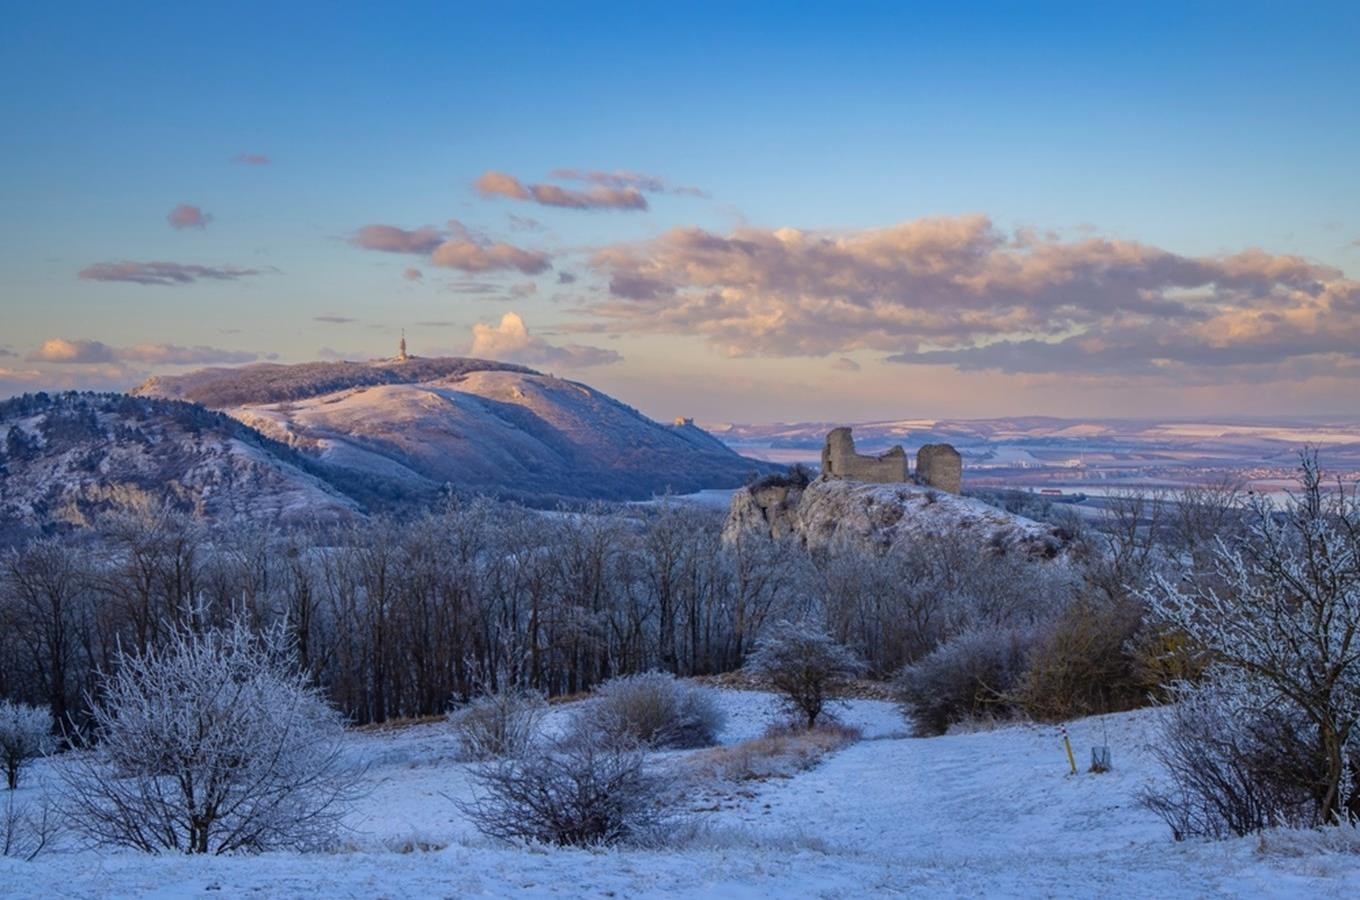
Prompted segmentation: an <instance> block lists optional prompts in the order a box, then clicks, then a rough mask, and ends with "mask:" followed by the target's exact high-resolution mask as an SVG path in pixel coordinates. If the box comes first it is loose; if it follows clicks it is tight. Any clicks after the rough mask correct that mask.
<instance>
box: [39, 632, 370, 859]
mask: <svg viewBox="0 0 1360 900" xmlns="http://www.w3.org/2000/svg"><path fill="white" fill-rule="evenodd" d="M269 637H270V636H266V638H263V639H262V638H254V637H252V636H251V635H250V634H249V632H248V631H247V630H246V629H245V628H244V626H242V625H241V624H240V623H234V624H233V625H232V626H231V627H230V628H228V629H226V630H221V631H217V630H209V631H205V632H202V633H194V632H188V631H176V632H174V633H173V634H172V635H171V637H170V639H169V641H168V642H167V644H166V646H165V648H164V649H162V650H154V651H150V652H148V653H146V654H144V655H140V656H134V655H123V656H121V657H120V659H119V668H118V671H117V673H116V674H115V675H113V676H112V677H111V678H109V679H108V680H107V682H106V683H105V690H104V696H103V698H102V699H101V700H100V701H98V702H96V703H94V704H93V710H92V715H93V720H94V724H95V727H94V735H93V736H94V739H95V749H94V750H93V751H89V752H87V753H83V754H80V755H77V756H76V758H75V759H74V760H72V762H71V763H70V764H69V765H68V766H66V767H64V768H63V770H62V772H63V779H64V781H65V786H66V794H67V798H68V801H69V809H68V812H69V815H70V817H71V821H72V824H73V825H74V826H75V827H76V829H77V830H79V831H81V832H83V833H84V834H85V835H87V836H88V837H90V838H92V839H93V840H94V841H96V842H98V843H102V844H111V845H117V846H124V847H131V848H134V849H138V850H144V851H147V852H158V851H161V850H173V851H180V852H185V853H226V852H231V851H243V850H244V851H261V850H269V849H274V848H290V849H304V848H308V847H314V846H317V845H319V844H323V843H325V842H326V841H328V840H330V839H331V838H332V836H333V834H334V832H335V829H336V828H337V827H338V820H339V816H340V815H341V814H342V813H343V811H344V810H343V801H344V800H345V799H346V798H347V797H348V796H349V793H350V792H351V790H352V787H353V774H352V772H351V771H350V770H349V769H347V768H346V767H345V766H344V765H343V764H342V762H341V755H340V738H341V731H342V726H343V723H342V719H341V717H340V715H339V714H338V713H336V712H335V711H334V710H333V709H332V708H331V707H330V706H329V705H328V704H327V703H326V702H325V701H324V700H322V699H321V698H320V696H319V695H318V694H317V693H316V691H315V690H314V689H313V688H312V687H311V686H310V685H309V684H308V683H307V681H306V679H305V678H304V677H303V676H302V675H300V674H298V673H297V672H296V671H295V669H294V668H293V667H292V666H291V665H290V663H289V662H288V660H287V658H286V656H285V653H284V648H283V646H282V644H281V641H280V639H279V637H278V632H274V633H272V637H273V638H274V639H273V640H272V641H271V640H269V639H268V638H269Z"/></svg>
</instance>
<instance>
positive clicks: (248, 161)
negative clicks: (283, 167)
mask: <svg viewBox="0 0 1360 900" xmlns="http://www.w3.org/2000/svg"><path fill="white" fill-rule="evenodd" d="M231 161H232V162H234V163H237V164H238V165H242V166H267V165H269V157H268V156H266V155H265V154H263V153H238V154H236V155H235V156H233V157H232V158H231Z"/></svg>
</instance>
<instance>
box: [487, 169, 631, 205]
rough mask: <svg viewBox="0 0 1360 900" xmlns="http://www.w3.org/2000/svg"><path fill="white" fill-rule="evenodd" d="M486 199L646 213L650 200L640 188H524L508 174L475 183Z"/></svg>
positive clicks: (500, 173)
mask: <svg viewBox="0 0 1360 900" xmlns="http://www.w3.org/2000/svg"><path fill="white" fill-rule="evenodd" d="M472 186H473V187H474V188H475V189H476V190H477V192H478V193H480V194H481V195H482V196H483V197H508V198H510V199H511V200H520V201H523V202H530V203H537V204H539V205H541V206H557V207H562V208H564V209H623V210H643V209H646V208H647V198H646V197H644V196H642V192H641V191H639V190H638V189H637V188H633V187H626V188H617V187H609V186H606V185H597V186H596V187H593V188H590V189H588V190H584V191H578V190H574V189H572V188H564V187H560V186H558V185H555V184H527V185H526V184H524V183H523V182H521V181H520V180H519V179H518V178H516V177H514V176H513V175H507V174H506V173H504V172H486V173H485V174H483V175H482V177H480V178H478V179H477V180H476V181H474V182H473V183H472Z"/></svg>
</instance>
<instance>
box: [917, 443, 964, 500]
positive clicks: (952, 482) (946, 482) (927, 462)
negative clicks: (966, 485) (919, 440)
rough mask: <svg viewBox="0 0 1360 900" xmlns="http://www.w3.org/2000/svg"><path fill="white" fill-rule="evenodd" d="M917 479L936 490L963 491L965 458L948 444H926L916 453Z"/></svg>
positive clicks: (952, 492) (953, 492)
mask: <svg viewBox="0 0 1360 900" xmlns="http://www.w3.org/2000/svg"><path fill="white" fill-rule="evenodd" d="M916 478H917V480H918V481H921V482H922V483H924V484H927V485H929V486H930V487H933V488H935V489H936V490H941V491H948V492H949V493H951V494H957V493H959V491H961V490H962V489H963V457H962V456H960V455H959V451H957V450H955V449H954V448H953V447H951V446H949V445H948V444H926V445H924V446H922V447H921V449H920V450H918V451H916Z"/></svg>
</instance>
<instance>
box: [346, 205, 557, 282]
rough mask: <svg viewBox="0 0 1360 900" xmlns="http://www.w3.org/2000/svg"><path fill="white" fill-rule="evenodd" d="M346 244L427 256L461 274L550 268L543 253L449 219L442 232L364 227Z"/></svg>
mask: <svg viewBox="0 0 1360 900" xmlns="http://www.w3.org/2000/svg"><path fill="white" fill-rule="evenodd" d="M350 243H351V244H353V245H354V246H356V247H360V248H362V249H364V250H380V251H382V252H384V253H418V254H422V255H424V254H427V253H428V254H429V255H430V263H431V264H433V265H436V266H442V267H444V268H446V269H458V270H460V271H463V272H494V271H497V270H517V271H519V272H523V273H524V274H525V275H537V274H539V273H540V272H546V271H547V270H548V269H550V268H552V260H551V258H550V257H549V256H548V255H547V254H546V253H541V252H539V251H536V250H525V249H522V248H520V247H516V246H514V245H512V244H506V243H503V242H496V241H492V240H490V239H488V238H487V237H485V236H484V235H481V234H479V233H478V232H476V231H473V230H472V229H471V228H468V227H467V226H466V225H464V224H463V223H461V222H459V221H458V220H457V219H450V220H449V223H448V227H447V228H446V229H442V230H441V229H438V228H435V227H434V226H433V225H425V226H422V227H420V228H417V229H415V230H413V231H408V230H406V229H405V228H398V227H397V226H395V225H365V226H364V227H362V228H360V229H359V230H358V231H356V232H355V233H354V236H353V237H351V238H350ZM408 271H410V270H408ZM408 277H409V276H408Z"/></svg>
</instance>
